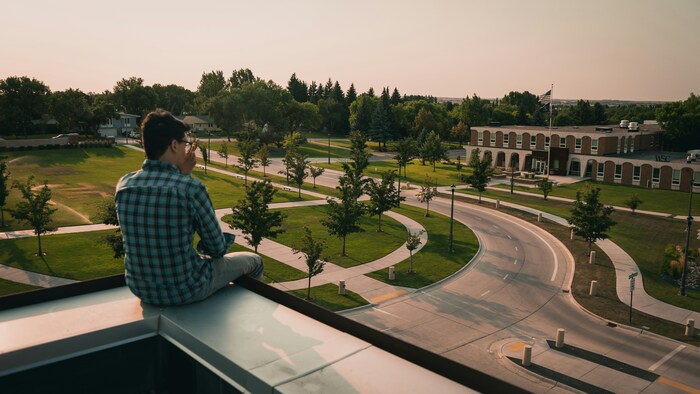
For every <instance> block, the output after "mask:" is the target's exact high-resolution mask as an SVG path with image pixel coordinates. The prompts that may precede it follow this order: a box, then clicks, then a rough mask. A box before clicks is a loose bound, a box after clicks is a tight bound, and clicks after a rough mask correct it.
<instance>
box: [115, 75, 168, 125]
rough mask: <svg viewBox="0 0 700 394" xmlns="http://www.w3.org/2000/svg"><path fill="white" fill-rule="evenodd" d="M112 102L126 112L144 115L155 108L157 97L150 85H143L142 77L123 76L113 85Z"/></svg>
mask: <svg viewBox="0 0 700 394" xmlns="http://www.w3.org/2000/svg"><path fill="white" fill-rule="evenodd" d="M112 98H113V100H114V103H115V104H117V106H121V107H122V108H123V109H124V110H125V111H126V112H128V113H131V114H134V115H139V116H142V115H145V114H146V113H147V112H149V111H151V110H153V109H155V107H156V101H157V100H158V97H157V96H156V92H155V91H154V90H153V88H152V87H150V86H144V84H143V78H138V77H131V78H128V79H126V78H123V79H122V80H120V81H119V82H117V84H116V85H114V93H113V96H112Z"/></svg>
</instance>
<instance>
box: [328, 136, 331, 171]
mask: <svg viewBox="0 0 700 394" xmlns="http://www.w3.org/2000/svg"><path fill="white" fill-rule="evenodd" d="M328 164H331V131H330V130H328Z"/></svg>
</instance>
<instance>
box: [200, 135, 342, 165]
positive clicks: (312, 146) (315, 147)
mask: <svg viewBox="0 0 700 394" xmlns="http://www.w3.org/2000/svg"><path fill="white" fill-rule="evenodd" d="M199 142H200V144H204V146H205V147H208V146H209V143H208V142H207V140H206V139H200V140H199ZM222 143H223V142H222V141H212V142H211V151H212V152H218V151H219V150H220V149H221V144H222ZM228 147H229V155H230V157H229V161H228V164H229V165H231V164H236V159H235V158H233V156H239V155H240V151H239V150H238V143H237V142H236V141H231V142H228ZM268 152H269V154H270V157H284V155H285V154H286V151H285V150H284V149H280V148H277V147H275V146H269V147H268ZM299 152H300V153H301V154H303V155H306V156H308V157H328V146H327V145H323V144H316V143H311V142H306V143H305V144H303V145H301V146H300V147H299ZM349 155H350V151H349V150H347V149H342V148H338V147H335V146H333V145H332V144H331V157H332V158H336V157H348V156H349Z"/></svg>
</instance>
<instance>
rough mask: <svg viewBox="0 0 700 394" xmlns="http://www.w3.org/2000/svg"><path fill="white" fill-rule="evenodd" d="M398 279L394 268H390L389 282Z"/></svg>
mask: <svg viewBox="0 0 700 394" xmlns="http://www.w3.org/2000/svg"><path fill="white" fill-rule="evenodd" d="M394 279H396V273H395V272H394V266H393V265H392V266H391V267H389V280H394Z"/></svg>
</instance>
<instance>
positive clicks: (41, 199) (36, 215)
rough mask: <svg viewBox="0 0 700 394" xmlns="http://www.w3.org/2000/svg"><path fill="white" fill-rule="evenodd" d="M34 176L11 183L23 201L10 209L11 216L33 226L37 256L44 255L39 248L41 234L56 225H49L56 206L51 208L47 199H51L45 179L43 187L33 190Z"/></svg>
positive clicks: (49, 230)
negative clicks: (37, 249) (24, 181)
mask: <svg viewBox="0 0 700 394" xmlns="http://www.w3.org/2000/svg"><path fill="white" fill-rule="evenodd" d="M33 180H34V177H33V176H30V177H29V179H27V183H19V182H17V181H15V182H14V183H13V184H12V187H13V188H16V189H18V190H19V192H20V193H21V194H22V198H23V201H20V202H18V203H17V205H16V206H15V209H14V210H13V211H12V217H14V218H15V219H17V220H21V221H25V222H27V223H29V225H31V226H32V227H33V228H34V234H36V236H37V241H38V242H39V251H38V252H37V254H36V255H37V256H45V255H46V253H44V252H43V251H42V250H41V235H42V234H46V233H48V232H52V231H56V227H54V226H52V225H51V221H52V219H51V216H53V214H54V212H56V208H51V206H50V205H49V201H50V200H51V189H49V185H48V182H47V181H44V187H42V188H40V189H38V190H34V189H35V186H36V185H35V184H34V183H33Z"/></svg>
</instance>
